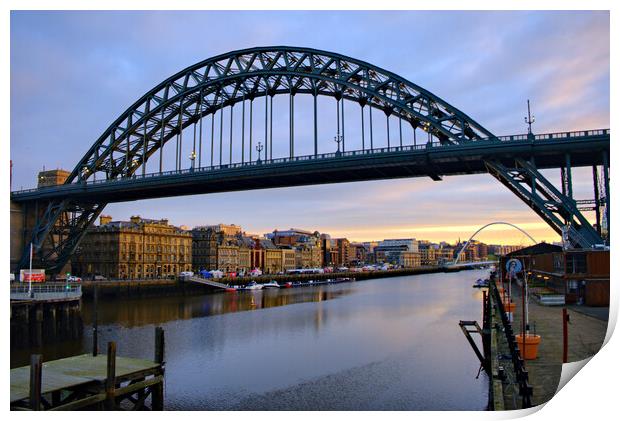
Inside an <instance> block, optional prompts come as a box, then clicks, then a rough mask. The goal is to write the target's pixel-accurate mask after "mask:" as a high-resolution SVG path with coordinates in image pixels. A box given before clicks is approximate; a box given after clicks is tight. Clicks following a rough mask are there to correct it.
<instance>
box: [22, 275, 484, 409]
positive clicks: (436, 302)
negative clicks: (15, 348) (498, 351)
mask: <svg viewBox="0 0 620 421" xmlns="http://www.w3.org/2000/svg"><path fill="white" fill-rule="evenodd" d="M485 275H486V272H483V271H464V272H458V273H450V274H446V273H438V274H428V275H418V276H403V277H397V278H386V279H375V280H370V281H363V282H352V283H344V284H337V285H324V286H315V287H304V288H292V289H283V290H265V291H254V292H253V291H245V292H241V293H236V294H226V293H221V294H205V295H200V296H192V297H187V296H186V297H183V296H175V297H157V298H140V299H122V300H116V301H114V302H111V301H109V300H106V301H104V300H100V303H99V326H100V339H99V341H100V342H99V343H100V346H101V349H105V344H106V343H107V341H111V340H113V341H116V342H117V349H118V351H117V352H118V353H119V355H122V356H130V357H136V358H148V359H152V358H153V349H154V326H158V325H161V326H163V328H164V330H165V335H166V385H165V386H166V409H170V410H210V409H214V410H227V409H243V410H255V409H256V410H280V409H282V410H298V409H299V410H484V409H485V407H486V402H487V394H488V390H487V388H488V379H487V377H486V376H485V374H484V373H482V374H481V375H480V377H479V378H478V379H476V375H477V373H478V368H479V363H478V360H477V359H476V357H475V355H474V352H473V351H472V350H471V348H470V347H469V344H468V343H467V341H466V339H465V337H464V336H463V333H462V332H461V330H460V328H459V326H458V321H459V320H481V319H482V314H481V312H482V303H481V301H482V292H481V291H479V290H477V289H474V288H472V287H471V285H472V283H473V282H474V280H475V279H477V278H479V277H482V276H485ZM82 310H83V316H84V322H85V327H84V329H85V332H84V338H83V339H82V340H79V341H73V342H66V343H62V344H58V345H55V346H51V347H46V348H45V349H43V350H38V351H39V352H43V354H44V359H51V358H58V357H63V356H68V355H75V354H79V353H84V352H89V351H90V347H91V343H92V336H91V329H92V326H91V320H92V310H93V309H92V303H91V302H85V303H83V307H82ZM475 339H476V340H478V338H475ZM28 353H29V351H27V350H24V351H23V352H13V353H12V361H11V365H12V366H16V365H24V364H27V355H28ZM22 360H23V361H22Z"/></svg>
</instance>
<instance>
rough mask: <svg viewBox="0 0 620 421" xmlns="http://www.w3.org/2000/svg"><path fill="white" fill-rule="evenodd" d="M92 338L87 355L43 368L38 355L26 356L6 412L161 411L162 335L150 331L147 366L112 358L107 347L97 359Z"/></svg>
mask: <svg viewBox="0 0 620 421" xmlns="http://www.w3.org/2000/svg"><path fill="white" fill-rule="evenodd" d="M95 320H96V319H95ZM96 338H97V332H96V331H95V335H94V338H93V353H92V354H83V355H77V356H73V357H68V358H62V359H59V360H54V361H47V362H45V363H42V361H41V355H32V356H31V362H30V366H25V367H18V368H14V369H12V370H11V392H10V399H11V401H10V402H11V404H10V406H11V409H12V410H35V411H39V410H76V409H77V410H84V409H107V410H118V409H131V410H141V409H151V410H163V409H164V371H165V360H164V352H165V341H164V331H163V329H162V328H161V327H156V328H155V353H154V359H153V361H151V360H144V359H137V358H128V357H117V355H116V343H115V342H108V352H107V355H100V354H99V353H98V345H97V344H98V342H97V339H96ZM149 398H150V407H149V406H148V403H147V400H148V399H149Z"/></svg>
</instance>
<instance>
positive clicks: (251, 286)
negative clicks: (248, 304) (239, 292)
mask: <svg viewBox="0 0 620 421" xmlns="http://www.w3.org/2000/svg"><path fill="white" fill-rule="evenodd" d="M244 289H252V290H254V289H263V286H262V285H261V284H257V283H256V282H254V281H252V282H250V283H249V284H247V285H246V286H245V288H244Z"/></svg>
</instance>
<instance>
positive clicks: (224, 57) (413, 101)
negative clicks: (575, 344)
mask: <svg viewBox="0 0 620 421" xmlns="http://www.w3.org/2000/svg"><path fill="white" fill-rule="evenodd" d="M286 94H288V95H289V96H290V103H289V104H290V105H289V110H290V114H289V118H290V138H289V154H290V156H289V157H288V158H290V159H288V158H285V159H284V160H280V162H276V161H278V159H275V160H271V158H270V162H267V163H268V164H273V165H272V166H270V165H262V164H263V162H261V171H263V172H269V171H276V169H277V167H278V165H280V163H281V162H282V161H285V160H286V161H288V162H295V163H297V162H298V160H299V162H302V161H303V162H309V163H311V164H312V165H314V163H316V166H315V167H314V168H311V170H312V171H315V172H317V170H318V169H319V166H320V165H321V163H320V162H319V161H321V160H322V161H324V162H323V164H326V165H328V166H330V168H335V169H336V170H335V172H338V171H340V170H341V168H342V167H341V166H340V164H341V162H342V161H339V160H341V159H348V158H347V156H344V157H343V155H347V154H348V155H349V156H350V155H351V153H353V154H354V155H355V154H356V152H359V151H346V154H333V153H328V154H324V155H325V156H322V155H318V153H317V117H316V116H317V111H316V110H317V97H318V96H326V97H332V98H335V99H336V101H337V110H341V111H340V114H338V111H337V121H338V122H339V123H338V124H340V116H342V127H343V132H342V134H343V135H344V121H345V120H344V103H345V100H346V101H349V102H354V103H357V104H358V105H359V106H360V107H361V109H362V114H361V115H362V131H361V135H362V136H361V138H362V145H363V141H364V120H363V118H364V117H363V116H364V109H365V107H368V115H369V119H370V121H369V123H370V141H371V142H370V143H371V146H370V148H368V149H366V148H364V147H362V149H363V150H362V151H361V152H362V154H357V155H356V156H357V157H363V158H366V157H368V160H369V161H372V160H374V159H375V158H378V159H383V157H387V155H389V157H387V158H388V159H392V158H395V157H397V156H399V157H401V158H399V159H408V158H407V157H408V156H409V155H406V154H402V153H403V151H404V149H406V151H405V152H407V151H408V152H407V153H409V152H411V153H414V152H415V153H418V152H421V153H420V154H421V155H422V154H423V155H425V157H424V158H423V159H417V158H416V160H415V161H410V160H407V161H406V162H407V163H406V164H403V163H402V162H397V163H396V164H390V165H392V167H391V169H394V168H396V167H399V168H400V169H401V170H402V171H401V172H400V173H399V172H398V171H396V174H395V173H391V174H388V173H387V171H383V169H377V171H376V174H377V175H375V176H373V177H375V178H394V177H397V176H398V177H402V176H409V175H411V174H413V173H415V171H412V170H411V168H409V167H407V165H409V163H412V162H413V164H412V165H420V166H421V167H422V168H423V171H424V174H423V175H426V176H430V177H431V178H433V179H434V180H440V179H441V175H442V174H441V172H440V170H438V169H437V167H436V165H435V164H436V163H441V162H445V159H444V158H441V159H437V160H436V161H437V162H436V163H435V162H432V161H433V159H434V158H430V154H429V153H428V152H429V150H428V149H426V148H427V147H428V146H437V145H440V146H447V147H448V148H450V149H449V150H450V151H453V153H455V152H454V151H455V150H456V147H457V146H458V147H462V148H469V147H472V146H473V147H474V148H477V147H478V146H493V147H496V146H499V145H501V142H502V140H501V139H499V138H497V137H495V136H494V135H493V134H492V133H491V132H489V131H488V130H487V129H485V128H484V127H483V126H481V125H480V124H479V123H477V122H476V121H474V120H473V119H472V118H470V117H469V116H467V115H466V114H465V113H463V112H462V111H460V110H458V109H457V108H455V107H453V106H452V105H450V104H448V103H447V102H446V101H444V100H443V99H441V98H439V97H438V96H436V95H434V94H432V93H431V92H429V91H427V90H425V89H423V88H421V87H420V86H418V85H416V84H414V83H412V82H410V81H408V80H407V79H405V78H403V77H401V76H398V75H396V74H394V73H392V72H389V71H387V70H384V69H382V68H380V67H377V66H374V65H372V64H370V63H367V62H364V61H361V60H358V59H354V58H351V57H347V56H344V55H341V54H337V53H332V52H327V51H322V50H316V49H310V48H299V47H286V46H276V47H256V48H249V49H244V50H238V51H232V52H229V53H225V54H221V55H218V56H215V57H212V58H209V59H207V60H204V61H202V62H200V63H196V64H195V65H192V66H190V67H187V68H186V69H184V70H182V71H180V72H178V73H176V74H175V75H173V76H171V77H169V78H168V79H166V80H164V81H163V82H161V83H160V84H158V85H157V86H155V87H154V88H153V89H151V90H150V91H148V92H147V93H146V94H144V95H143V96H142V97H141V98H140V99H138V100H137V101H136V102H135V103H134V104H132V105H131V106H130V107H129V108H128V109H126V110H125V111H124V112H123V113H122V114H121V115H120V116H119V117H118V118H117V119H116V120H114V122H113V123H112V124H111V125H110V126H109V127H108V128H107V129H106V130H105V131H104V132H103V134H101V136H99V138H98V139H97V140H96V141H95V143H94V144H92V146H91V147H90V148H89V150H88V151H87V152H86V154H85V155H84V156H83V157H82V159H80V161H79V162H78V163H77V165H76V166H75V167H74V169H73V171H72V172H71V173H70V175H69V177H68V178H67V180H66V181H65V185H63V186H57V187H45V188H42V189H35V190H36V195H35V196H39V194H40V195H42V196H44V197H41V196H39V197H36V198H27V197H25V198H24V200H25V201H32V203H34V204H35V205H36V206H34V208H35V209H38V210H37V215H36V216H35V217H34V218H32V221H33V223H32V224H33V225H32V226H31V227H30V226H29V227H28V228H27V229H25V233H24V238H29V239H30V241H29V242H28V243H26V244H25V245H24V247H23V251H22V255H21V258H20V261H19V263H18V267H19V268H25V267H27V264H28V256H29V250H28V248H29V246H30V244H32V245H34V250H35V257H36V258H37V259H38V263H37V264H38V265H39V267H42V268H48V269H49V270H51V271H52V272H54V271H56V272H57V271H59V270H60V269H61V268H62V267H63V265H64V264H65V263H66V262H67V261H68V259H69V257H70V256H71V255H72V254H73V252H74V251H75V250H76V248H77V246H78V244H79V242H80V240H81V238H82V237H83V236H84V233H85V232H86V229H87V228H88V227H89V226H90V225H91V224H92V223H93V222H94V221H95V220H96V218H97V217H98V215H99V214H100V213H101V212H102V210H103V208H104V207H105V206H106V205H107V202H106V200H107V199H105V198H102V197H101V196H99V195H97V194H96V193H93V192H92V188H94V186H95V185H97V186H100V187H103V188H105V189H110V190H113V191H119V190H122V189H123V188H126V189H127V191H129V192H130V193H128V194H130V195H134V196H131V197H136V193H135V192H136V191H138V190H140V188H139V183H138V184H135V185H131V184H132V183H133V178H134V177H135V178H137V174H136V172H137V171H138V170H139V169H141V170H142V181H144V180H145V179H147V178H148V179H149V180H153V179H156V178H158V177H159V176H161V177H159V180H157V181H160V182H162V183H166V182H168V181H166V180H168V179H169V178H170V177H177V176H179V178H182V177H185V176H186V175H188V171H191V174H190V175H191V176H193V175H195V174H194V169H195V168H194V164H195V158H196V125H197V124H200V125H201V126H200V128H201V130H200V135H201V136H202V122H203V118H204V117H206V116H211V117H212V119H211V123H212V133H213V117H214V116H215V114H216V113H217V112H219V113H220V131H219V134H220V136H219V137H220V140H219V142H220V149H219V151H220V164H219V165H217V166H215V165H212V166H210V167H205V168H203V170H205V171H197V172H198V173H200V172H202V173H203V174H204V175H205V176H207V178H208V177H211V175H212V174H215V173H217V172H218V171H219V170H225V171H219V172H220V174H223V173H227V174H228V173H230V172H231V171H230V170H231V168H232V170H233V172H234V171H237V170H238V168H239V167H243V168H242V170H243V171H244V174H254V173H256V172H257V171H255V168H257V166H256V165H247V164H248V163H251V164H258V162H250V161H252V160H251V158H250V160H249V161H246V162H244V161H243V160H244V157H243V155H241V156H242V158H241V165H240V166H237V163H234V164H233V163H232V156H233V153H232V150H233V149H232V148H233V146H232V145H233V136H232V127H233V125H232V122H233V118H232V111H233V107H234V106H235V104H238V103H241V104H242V110H243V111H242V112H244V110H245V105H246V104H247V103H248V102H249V120H250V131H249V135H250V136H249V144H250V149H249V152H250V154H251V152H252V146H251V145H252V137H251V136H252V123H251V122H252V104H253V101H255V100H256V99H258V98H265V121H264V123H265V139H264V140H265V152H264V156H265V157H266V156H267V149H266V148H267V103H268V102H272V101H273V97H274V96H276V95H286ZM297 94H308V95H311V96H312V97H313V98H314V156H312V155H306V156H298V155H294V128H293V117H294V113H293V105H294V98H295V95H297ZM227 107H228V108H230V116H231V119H230V122H231V130H230V163H231V164H233V165H232V166H230V165H226V163H222V160H221V153H222V152H221V151H222V147H221V145H222V129H221V127H223V123H222V121H223V112H224V109H225V108H227ZM271 109H272V111H273V105H272V107H271ZM373 109H375V110H379V111H381V112H383V113H384V114H385V116H386V118H387V124H386V126H387V140H388V146H389V139H390V134H389V133H390V132H389V130H390V129H389V128H390V124H389V121H390V117H391V116H395V117H397V119H398V122H399V129H401V135H400V137H401V140H402V123H408V124H409V125H410V126H411V127H412V128H413V134H414V136H415V133H416V130H418V129H419V130H422V131H423V132H425V133H427V134H428V139H429V140H428V143H427V142H423V143H426V145H420V144H418V145H416V144H415V143H414V145H413V146H406V147H405V148H404V149H403V147H402V146H403V145H402V144H401V147H398V148H390V147H388V148H381V147H379V148H373V146H372V110H373ZM243 115H244V116H245V114H243ZM271 115H273V112H271ZM242 121H243V120H242ZM192 125H193V129H194V139H193V140H194V145H193V148H192V155H191V158H190V159H191V162H192V167H191V168H189V169H182V168H181V161H182V155H183V148H182V140H183V133H184V130H185V132H186V133H187V130H188V129H189V131H191V127H192ZM242 127H245V126H244V125H243V123H242ZM337 127H339V126H337ZM604 132H605V136H606V138H607V142H609V132H608V131H604ZM242 133H243V132H242ZM272 133H273V131H272ZM337 134H338V135H340V132H339V131H338V132H337ZM270 136H271V135H270ZM175 137H176V139H177V140H176V144H177V153H176V162H175V165H176V169H175V171H170V172H169V173H168V174H166V173H164V172H163V171H162V162H163V150H164V146H165V145H166V143H167V142H169V141H170V140H171V139H173V138H175ZM518 137H520V136H518ZM541 139H542V138H541ZM545 139H546V138H545ZM201 140H202V139H200V142H201ZM504 140H505V139H504ZM511 140H512V139H511ZM479 141H488V142H486V143H483V144H482V145H478V144H476V145H471V142H479ZM527 141H528V142H537V139H536V137H535V136H531V137H529V136H528V137H527ZM242 142H243V134H242ZM414 142H415V137H414ZM489 142H491V143H489ZM211 143H212V145H213V134H212V135H211ZM342 143H343V151H344V136H342ZM201 144H202V143H200V144H199V145H201ZM242 144H243V143H242ZM186 146H187V143H186ZM272 146H273V145H272V144H271V137H270V145H269V148H270V151H272V149H273V148H272ZM199 148H200V146H199ZM338 148H340V143H338ZM437 149H438V148H437ZM241 150H242V151H243V150H244V148H243V147H242V148H241ZM298 150H299V148H298ZM527 150H531V147H528V149H527ZM212 151H213V146H212ZM158 152H159V153H158ZM443 152H444V151H441V150H440V151H439V154H438V155H441V154H442V153H443ZM456 153H457V154H458V151H457V152H456ZM259 154H260V151H259ZM373 154H374V155H375V157H373V156H371V155H373ZM399 154H400V155H399ZM157 155H158V156H157ZM201 156H202V155H201V154H198V161H199V166H200V157H201ZM211 157H213V152H212V153H211ZM319 157H320V158H321V159H317V158H319ZM402 157H404V158H402ZM532 157H533V155H531V156H530V157H529V158H532ZM608 157H609V152H608V151H605V152H604V154H603V162H604V167H605V168H606V170H605V171H606V172H605V174H606V176H605V177H606V179H607V180H608ZM309 158H312V159H309ZM461 158H462V157H461V156H457V157H456V158H455V161H460V160H461ZM526 158H528V157H517V156H512V155H511V154H509V155H507V156H504V155H501V156H500V155H495V154H490V155H482V156H478V158H475V159H477V160H478V161H477V162H478V163H480V162H482V163H483V164H484V168H485V169H486V171H487V172H488V173H489V174H491V175H492V176H493V177H495V178H496V179H497V180H499V181H500V182H501V183H502V184H504V185H505V186H506V187H507V188H508V189H509V190H511V191H512V192H513V193H514V194H515V195H516V196H517V197H519V198H520V199H521V200H522V201H523V202H524V203H526V204H527V205H528V206H529V207H530V208H532V209H533V210H534V211H535V212H536V213H537V214H538V215H540V216H541V217H542V218H543V219H544V220H545V222H547V223H548V224H549V226H551V227H552V228H553V229H554V230H555V231H556V232H558V233H564V232H566V233H567V235H568V237H569V240H570V242H571V243H572V244H573V245H575V246H580V247H589V246H591V245H593V244H600V243H601V242H602V240H601V237H600V235H599V234H598V233H597V232H596V231H595V230H594V229H593V228H592V226H591V224H590V223H589V221H588V220H587V219H585V217H584V216H583V215H582V214H581V212H580V210H579V208H578V207H577V204H576V202H575V200H573V199H572V198H571V197H568V196H567V195H566V194H565V192H560V191H559V190H558V189H557V187H555V186H554V185H553V184H552V183H551V182H549V181H548V180H547V179H546V178H545V177H544V176H543V175H542V174H541V173H540V172H539V171H538V169H537V167H536V164H535V162H534V160H533V159H526ZM149 159H155V161H156V162H157V161H159V172H156V173H154V174H148V176H147V174H146V172H145V171H146V164H147V163H148V161H149ZM355 159H357V158H355ZM361 161H364V160H363V159H361V158H360V161H359V162H358V161H356V162H357V165H358V167H357V168H354V169H355V170H357V171H359V172H360V173H363V174H367V173H368V172H367V171H366V170H365V169H364V163H363V162H361ZM448 161H450V159H449V160H448ZM465 161H467V158H466V157H465ZM382 165H387V164H382ZM360 168H361V169H360ZM207 170H208V171H207ZM227 171H228V172H227ZM239 171H241V170H239ZM207 173H208V174H207ZM465 173H467V171H466V172H465ZM403 174H404V175H403ZM295 175H297V176H299V174H295ZM302 175H303V174H302ZM231 177H232V176H231ZM300 177H301V176H300ZM356 177H357V178H356V179H359V180H365V179H372V178H365V177H366V175H364V177H362V176H361V175H356ZM274 178H275V177H274ZM329 180H330V179H327V181H324V182H326V183H328V182H335V181H329ZM242 181H243V180H242ZM251 181H252V180H250V182H249V183H248V184H243V183H242V182H239V183H238V184H239V185H240V186H244V188H256V187H252V186H255V185H253V184H252V182H251ZM302 181H303V183H302V182H300V181H297V182H296V184H294V185H304V184H308V183H306V181H307V180H302ZM102 182H103V183H102ZM107 182H110V183H107ZM123 185H124V186H125V187H123ZM248 186H249V187H248ZM69 191H71V192H73V193H74V195H73V196H69V195H68V194H67V192H69ZM46 192H47V193H46ZM46 194H51V196H49V197H45V196H46ZM158 194H161V193H158ZM16 196H19V194H18V195H13V194H12V198H15V197H16ZM22 197H24V196H23V195H22ZM607 200H608V199H607Z"/></svg>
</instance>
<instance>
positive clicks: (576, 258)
mask: <svg viewBox="0 0 620 421" xmlns="http://www.w3.org/2000/svg"><path fill="white" fill-rule="evenodd" d="M586 272H587V265H586V255H585V253H567V254H566V273H586Z"/></svg>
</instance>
